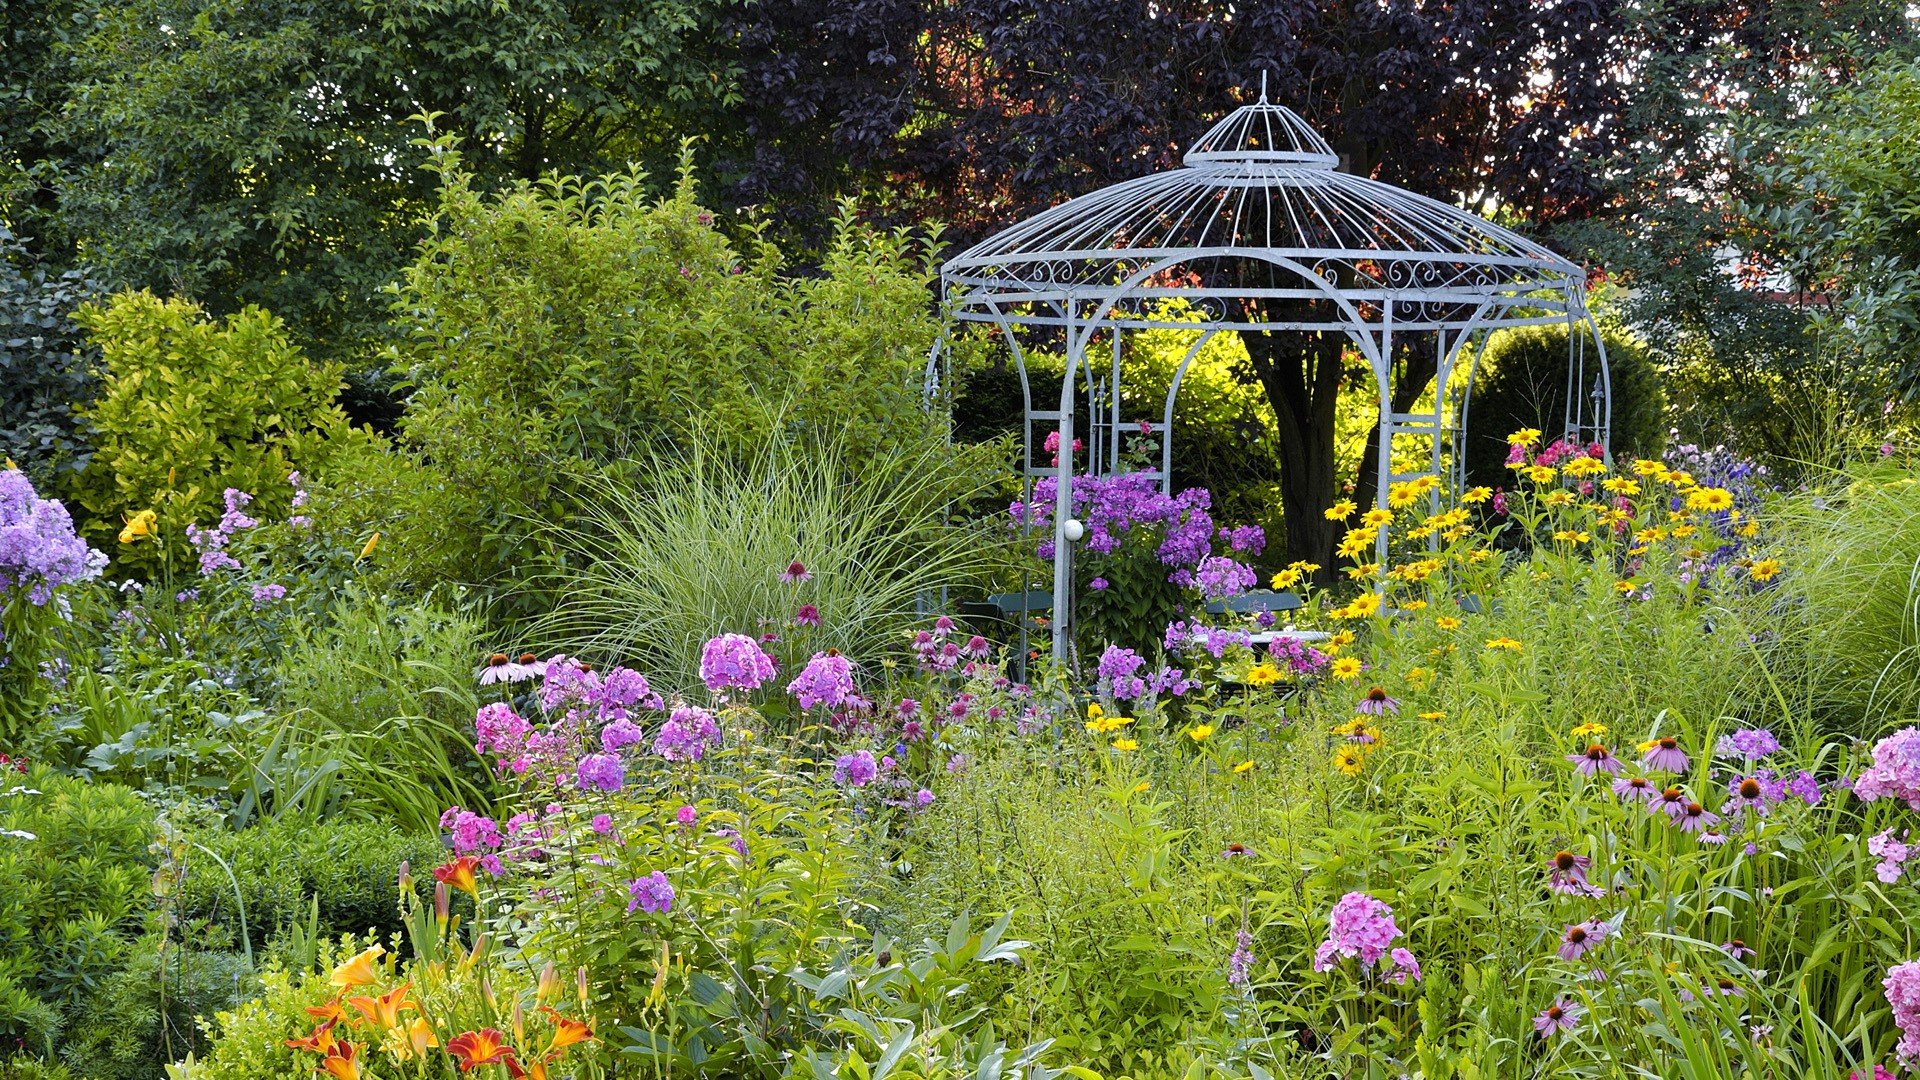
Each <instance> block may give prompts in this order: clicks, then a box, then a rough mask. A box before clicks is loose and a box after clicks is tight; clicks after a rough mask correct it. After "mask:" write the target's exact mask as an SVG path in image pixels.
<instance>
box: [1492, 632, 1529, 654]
mask: <svg viewBox="0 0 1920 1080" xmlns="http://www.w3.org/2000/svg"><path fill="white" fill-rule="evenodd" d="M1524 647H1525V646H1523V645H1521V644H1520V643H1519V642H1517V641H1515V640H1513V639H1512V638H1510V637H1504V636H1503V637H1497V638H1489V639H1488V640H1487V648H1489V649H1506V650H1507V651H1509V652H1519V651H1520V650H1521V649H1522V648H1524Z"/></svg>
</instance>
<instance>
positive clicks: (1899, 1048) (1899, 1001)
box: [1881, 960, 1920, 1064]
mask: <svg viewBox="0 0 1920 1080" xmlns="http://www.w3.org/2000/svg"><path fill="white" fill-rule="evenodd" d="M1881 986H1883V987H1884V988H1885V989H1886V991H1887V1004H1888V1005H1891V1006H1893V1023H1894V1026H1895V1027H1897V1028H1899V1029H1900V1042H1899V1044H1898V1045H1896V1046H1895V1047H1894V1052H1895V1053H1897V1054H1899V1055H1900V1060H1902V1061H1905V1062H1907V1063H1909V1064H1920V960H1909V961H1908V962H1906V963H1904V964H1899V965H1896V966H1894V967H1892V968H1890V969H1888V971H1887V977H1886V980H1885V981H1884V982H1882V983H1881Z"/></svg>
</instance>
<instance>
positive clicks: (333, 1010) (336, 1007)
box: [307, 998, 345, 1020]
mask: <svg viewBox="0 0 1920 1080" xmlns="http://www.w3.org/2000/svg"><path fill="white" fill-rule="evenodd" d="M344 1011H345V1010H344V1009H342V1008H341V1007H340V999H339V998H334V999H333V1000H332V1001H329V1002H327V1003H326V1004H325V1005H309V1006H307V1015H308V1016H311V1017H313V1018H314V1019H316V1020H338V1019H340V1014H341V1013H342V1012H344Z"/></svg>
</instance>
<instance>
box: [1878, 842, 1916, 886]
mask: <svg viewBox="0 0 1920 1080" xmlns="http://www.w3.org/2000/svg"><path fill="white" fill-rule="evenodd" d="M1911 838H1912V833H1911V831H1910V830H1906V829H1902V830H1901V831H1900V836H1899V837H1898V838H1895V837H1894V835H1893V830H1892V829H1891V828H1888V829H1882V830H1881V831H1880V832H1878V833H1875V834H1874V835H1872V836H1870V837H1868V838H1867V854H1869V855H1871V856H1873V857H1874V858H1876V859H1879V860H1880V862H1879V865H1877V866H1875V867H1874V868H1873V872H1874V875H1875V876H1876V877H1878V878H1879V879H1880V880H1881V881H1882V882H1883V883H1885V884H1888V885H1891V884H1893V883H1894V882H1896V881H1899V880H1900V873H1901V868H1902V867H1903V866H1904V865H1905V864H1906V863H1907V861H1908V860H1909V859H1912V858H1913V857H1914V856H1916V855H1920V851H1916V850H1915V847H1916V845H1912V844H1908V843H1907V842H1906V841H1907V840H1909V839H1911Z"/></svg>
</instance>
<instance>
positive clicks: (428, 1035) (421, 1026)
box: [407, 1016, 440, 1057]
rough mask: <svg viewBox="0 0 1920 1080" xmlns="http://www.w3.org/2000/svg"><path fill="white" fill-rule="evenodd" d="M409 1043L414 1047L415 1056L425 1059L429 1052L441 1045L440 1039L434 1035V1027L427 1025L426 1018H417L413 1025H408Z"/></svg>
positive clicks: (414, 1019)
mask: <svg viewBox="0 0 1920 1080" xmlns="http://www.w3.org/2000/svg"><path fill="white" fill-rule="evenodd" d="M407 1043H408V1044H409V1045H410V1046H412V1047H413V1052H414V1053H415V1054H418V1055H419V1056H421V1057H425V1056H426V1055H427V1051H428V1050H431V1049H432V1048H434V1047H436V1046H439V1045H440V1039H439V1036H436V1035H435V1034H434V1033H433V1025H432V1024H429V1023H427V1018H426V1017H424V1016H416V1017H414V1018H413V1023H411V1024H408V1025H407Z"/></svg>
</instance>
